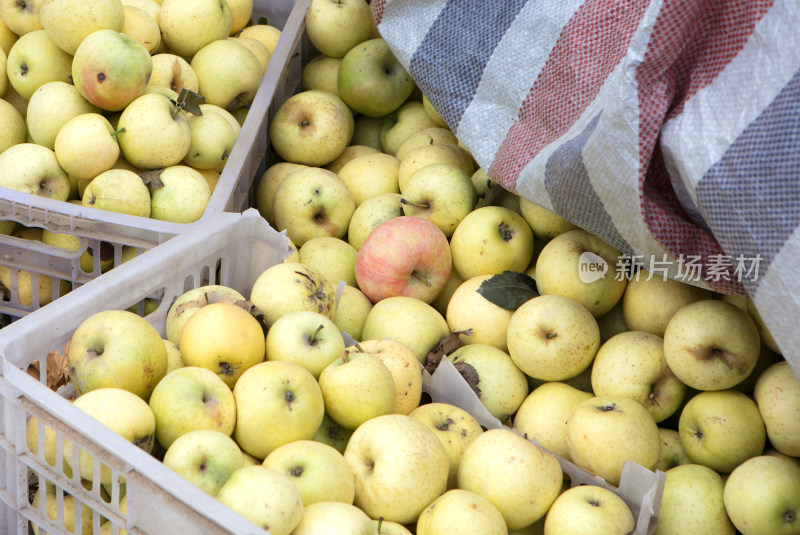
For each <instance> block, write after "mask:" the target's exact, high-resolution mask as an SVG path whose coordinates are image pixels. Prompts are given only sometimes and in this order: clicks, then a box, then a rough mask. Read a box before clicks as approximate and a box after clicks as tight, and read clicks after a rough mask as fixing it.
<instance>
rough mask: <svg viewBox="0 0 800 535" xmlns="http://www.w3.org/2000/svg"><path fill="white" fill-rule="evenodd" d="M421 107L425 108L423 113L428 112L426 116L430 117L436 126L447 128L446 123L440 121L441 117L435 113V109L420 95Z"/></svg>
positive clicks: (426, 98) (442, 120)
mask: <svg viewBox="0 0 800 535" xmlns="http://www.w3.org/2000/svg"><path fill="white" fill-rule="evenodd" d="M422 105H423V106H425V111H426V112H428V115H430V116H431V119H433V120H434V121H435V122H436V124H437V125H439V126H441V127H444V128H447V123H446V122H445V121H444V119H442V116H441V115H440V114H439V112H438V111H436V108H434V107H433V104H431V101H430V100H428V97H426V96H425V95H422Z"/></svg>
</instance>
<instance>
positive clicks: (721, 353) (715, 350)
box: [711, 347, 733, 370]
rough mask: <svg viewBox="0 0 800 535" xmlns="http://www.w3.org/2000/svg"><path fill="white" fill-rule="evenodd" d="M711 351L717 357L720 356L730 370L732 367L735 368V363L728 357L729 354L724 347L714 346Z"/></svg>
mask: <svg viewBox="0 0 800 535" xmlns="http://www.w3.org/2000/svg"><path fill="white" fill-rule="evenodd" d="M711 353H712V354H713V355H714V356H716V357H717V358H719V359H720V360H721V361H722V363H723V364H725V367H726V368H728V369H729V370H732V369H733V364H731V363H730V362H729V361H728V358H727V356H726V354H725V351H723V350H722V349H720V348H718V347H715V348H713V349H712V350H711Z"/></svg>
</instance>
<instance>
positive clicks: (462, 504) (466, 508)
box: [416, 489, 508, 535]
mask: <svg viewBox="0 0 800 535" xmlns="http://www.w3.org/2000/svg"><path fill="white" fill-rule="evenodd" d="M446 533H447V534H451V535H461V534H463V535H467V534H471V533H481V534H485V535H507V534H508V528H507V527H506V521H505V519H504V518H503V515H502V514H500V511H499V510H498V509H497V507H495V506H494V505H493V504H492V503H491V502H490V501H489V500H487V499H486V498H484V497H483V496H481V495H480V494H477V493H475V492H471V491H468V490H462V489H451V490H448V491H447V492H445V493H444V494H442V495H441V496H439V497H438V498H436V499H435V500H433V501H432V502H431V503H430V505H428V507H426V508H425V510H424V511H422V513H420V515H419V518H418V519H417V524H416V534H417V535H445V534H446Z"/></svg>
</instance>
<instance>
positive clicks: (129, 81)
mask: <svg viewBox="0 0 800 535" xmlns="http://www.w3.org/2000/svg"><path fill="white" fill-rule="evenodd" d="M152 70H153V61H152V59H151V58H150V53H149V52H148V51H147V49H146V48H145V47H143V46H142V45H140V44H139V43H137V42H136V41H135V40H134V39H132V38H131V37H129V36H127V35H125V34H123V33H119V32H116V31H114V30H97V31H96V32H93V33H91V34H89V35H88V36H87V37H86V38H85V39H83V41H81V43H80V45H79V46H78V49H77V50H76V51H75V56H74V57H73V60H72V81H73V83H74V84H75V87H77V88H78V91H80V92H81V94H82V95H83V96H84V97H85V98H86V100H88V101H89V102H91V103H92V104H94V105H95V106H97V107H98V108H100V109H103V110H107V111H118V110H122V109H125V107H126V106H128V104H130V103H131V102H133V101H134V100H135V99H136V98H137V97H139V96H140V95H142V93H143V92H144V88H145V86H147V80H148V79H149V78H150V73H151V72H152Z"/></svg>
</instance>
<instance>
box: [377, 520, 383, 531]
mask: <svg viewBox="0 0 800 535" xmlns="http://www.w3.org/2000/svg"><path fill="white" fill-rule="evenodd" d="M381 526H383V517H382V516H379V517H378V535H380V533H381Z"/></svg>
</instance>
